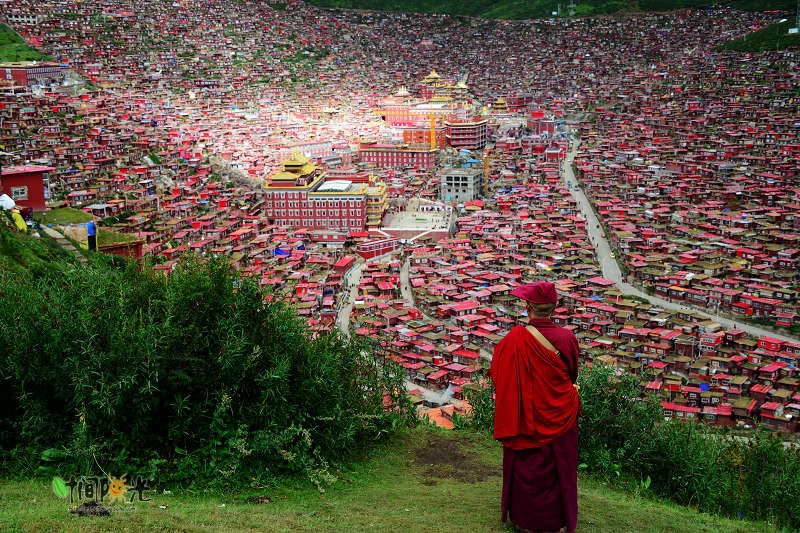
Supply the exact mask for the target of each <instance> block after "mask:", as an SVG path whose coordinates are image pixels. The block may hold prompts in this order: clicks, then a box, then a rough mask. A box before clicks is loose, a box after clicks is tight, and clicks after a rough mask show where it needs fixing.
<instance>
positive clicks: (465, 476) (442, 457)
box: [412, 435, 502, 485]
mask: <svg viewBox="0 0 800 533" xmlns="http://www.w3.org/2000/svg"><path fill="white" fill-rule="evenodd" d="M481 455H482V454H481V453H479V451H478V450H477V448H476V444H475V443H474V442H472V441H471V440H470V439H467V438H453V437H450V436H443V435H432V436H430V437H428V438H427V439H426V441H425V442H423V443H422V445H421V446H420V447H419V448H417V449H416V450H415V451H414V454H413V459H412V461H413V464H414V466H416V467H417V468H418V469H419V470H420V472H421V474H422V476H423V478H424V479H423V482H422V483H423V484H425V485H435V484H436V483H437V480H439V479H455V480H458V481H462V482H464V483H478V482H480V481H485V480H486V479H487V478H488V477H489V476H499V475H501V474H502V471H501V469H500V465H499V464H487V463H486V461H485V460H484V459H483V457H482V456H481Z"/></svg>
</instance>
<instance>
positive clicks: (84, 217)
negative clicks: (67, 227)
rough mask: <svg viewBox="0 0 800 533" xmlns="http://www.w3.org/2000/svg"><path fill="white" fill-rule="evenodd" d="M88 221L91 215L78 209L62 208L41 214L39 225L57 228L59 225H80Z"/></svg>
mask: <svg viewBox="0 0 800 533" xmlns="http://www.w3.org/2000/svg"><path fill="white" fill-rule="evenodd" d="M37 216H39V215H37ZM90 220H92V215H91V214H90V213H87V212H86V211H81V210H80V209H74V208H72V207H62V208H60V209H51V210H50V211H45V212H44V213H42V214H41V216H40V218H39V223H40V224H52V225H54V226H57V225H59V224H82V223H83V222H89V221H90Z"/></svg>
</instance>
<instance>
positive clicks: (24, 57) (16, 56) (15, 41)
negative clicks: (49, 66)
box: [0, 24, 53, 63]
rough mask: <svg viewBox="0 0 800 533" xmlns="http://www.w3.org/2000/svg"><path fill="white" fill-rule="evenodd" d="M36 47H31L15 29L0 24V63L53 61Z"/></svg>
mask: <svg viewBox="0 0 800 533" xmlns="http://www.w3.org/2000/svg"><path fill="white" fill-rule="evenodd" d="M52 60H53V58H52V57H50V56H47V55H45V54H43V53H41V52H39V51H38V50H36V49H35V48H31V47H30V46H28V45H27V44H25V41H24V40H23V39H22V37H20V36H19V35H18V34H17V33H16V32H14V30H12V29H11V28H9V27H8V26H6V25H5V24H0V63H4V62H10V61H52Z"/></svg>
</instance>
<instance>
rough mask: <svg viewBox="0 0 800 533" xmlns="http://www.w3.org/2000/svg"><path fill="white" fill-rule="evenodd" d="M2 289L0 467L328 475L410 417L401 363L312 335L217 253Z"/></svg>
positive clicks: (92, 269)
mask: <svg viewBox="0 0 800 533" xmlns="http://www.w3.org/2000/svg"><path fill="white" fill-rule="evenodd" d="M0 282H1V283H2V287H3V289H2V294H0V345H2V346H4V352H3V355H2V360H1V361H0V385H1V386H2V392H3V393H4V398H9V399H10V402H11V403H10V406H9V408H8V409H7V413H9V414H11V415H12V416H11V418H10V420H8V421H7V422H6V425H5V426H2V427H1V428H0V429H2V433H0V447H1V448H2V449H1V450H0V451H1V452H2V459H3V464H2V468H3V471H4V473H5V474H15V473H16V474H22V473H25V474H30V473H31V472H37V471H38V472H40V473H42V474H47V475H53V474H59V475H62V476H70V475H89V474H90V473H96V470H97V467H98V466H101V467H102V468H103V469H104V470H106V471H108V472H116V473H122V472H137V473H142V474H143V475H144V474H147V475H149V476H150V477H154V478H155V479H156V480H157V481H158V482H159V483H184V484H189V483H193V482H197V483H199V484H202V485H209V484H225V485H227V484H231V485H233V484H235V485H241V484H242V483H246V482H249V481H252V480H253V479H256V480H259V482H265V481H269V480H270V479H272V478H273V477H275V476H278V475H281V474H284V473H301V474H305V475H307V476H308V477H309V478H310V479H311V480H312V481H314V482H315V483H322V482H324V481H325V480H326V479H329V477H330V476H329V472H328V465H329V464H332V463H334V462H338V461H340V460H342V459H344V458H346V457H348V456H349V455H350V454H351V453H352V452H353V451H354V450H357V449H358V447H359V446H360V445H361V444H363V443H369V442H370V441H373V440H376V439H381V438H383V437H385V436H386V435H387V434H388V433H389V432H390V431H391V430H392V428H393V427H394V426H395V425H396V424H398V423H403V422H405V421H407V420H408V417H410V416H412V415H411V414H410V413H411V410H410V404H409V402H408V400H407V399H406V397H405V395H404V394H401V393H400V392H398V391H401V390H402V386H403V383H402V372H400V371H398V369H397V368H395V367H393V366H384V364H383V363H380V364H379V363H378V362H377V361H378V359H376V358H374V357H373V350H372V346H366V345H364V344H363V343H359V342H347V341H346V340H345V339H344V338H343V337H342V336H340V335H338V334H326V335H318V336H310V335H309V333H308V331H307V330H306V328H305V325H304V323H303V322H302V321H301V320H300V319H299V318H298V317H297V316H296V314H295V313H294V311H293V310H292V309H290V308H289V307H287V306H286V305H284V304H283V303H280V302H277V301H276V302H271V303H265V297H266V296H267V295H265V294H264V293H263V292H262V291H261V290H260V289H259V287H258V285H257V283H256V282H255V281H253V280H250V279H247V278H244V279H242V278H240V277H239V276H238V275H236V274H235V273H234V272H233V271H232V270H231V268H230V266H229V265H228V264H227V263H226V262H225V261H223V260H211V261H200V260H197V259H194V260H192V259H188V260H187V261H185V262H183V263H182V264H181V266H179V267H178V268H177V269H176V270H175V271H174V272H172V273H171V274H169V275H168V276H165V275H163V274H160V273H157V272H155V271H154V270H153V269H152V268H151V267H150V266H148V265H134V264H127V266H124V267H123V268H118V269H116V270H114V269H109V268H107V267H104V266H101V265H91V266H89V267H82V268H66V269H64V271H63V272H57V273H54V274H48V273H45V274H44V275H42V276H40V277H38V278H36V279H34V278H33V277H31V276H11V275H4V274H2V273H0ZM380 360H381V361H382V360H383V359H380ZM390 364H391V363H386V365H390ZM387 407H388V409H387Z"/></svg>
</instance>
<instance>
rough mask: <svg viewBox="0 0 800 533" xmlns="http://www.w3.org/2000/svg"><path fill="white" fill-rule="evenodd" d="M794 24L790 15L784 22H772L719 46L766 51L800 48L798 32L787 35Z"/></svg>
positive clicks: (742, 50)
mask: <svg viewBox="0 0 800 533" xmlns="http://www.w3.org/2000/svg"><path fill="white" fill-rule="evenodd" d="M796 24H797V19H796V18H795V17H790V20H787V21H786V22H779V23H777V24H772V25H770V26H767V27H766V28H762V29H760V30H758V31H756V32H753V33H751V34H749V35H746V36H745V37H742V38H741V39H736V40H735V41H731V42H729V43H726V44H724V45H722V46H720V49H722V50H737V51H739V52H766V51H768V50H783V49H786V48H800V33H795V34H792V35H789V28H793V27H794V26H795V25H796Z"/></svg>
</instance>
